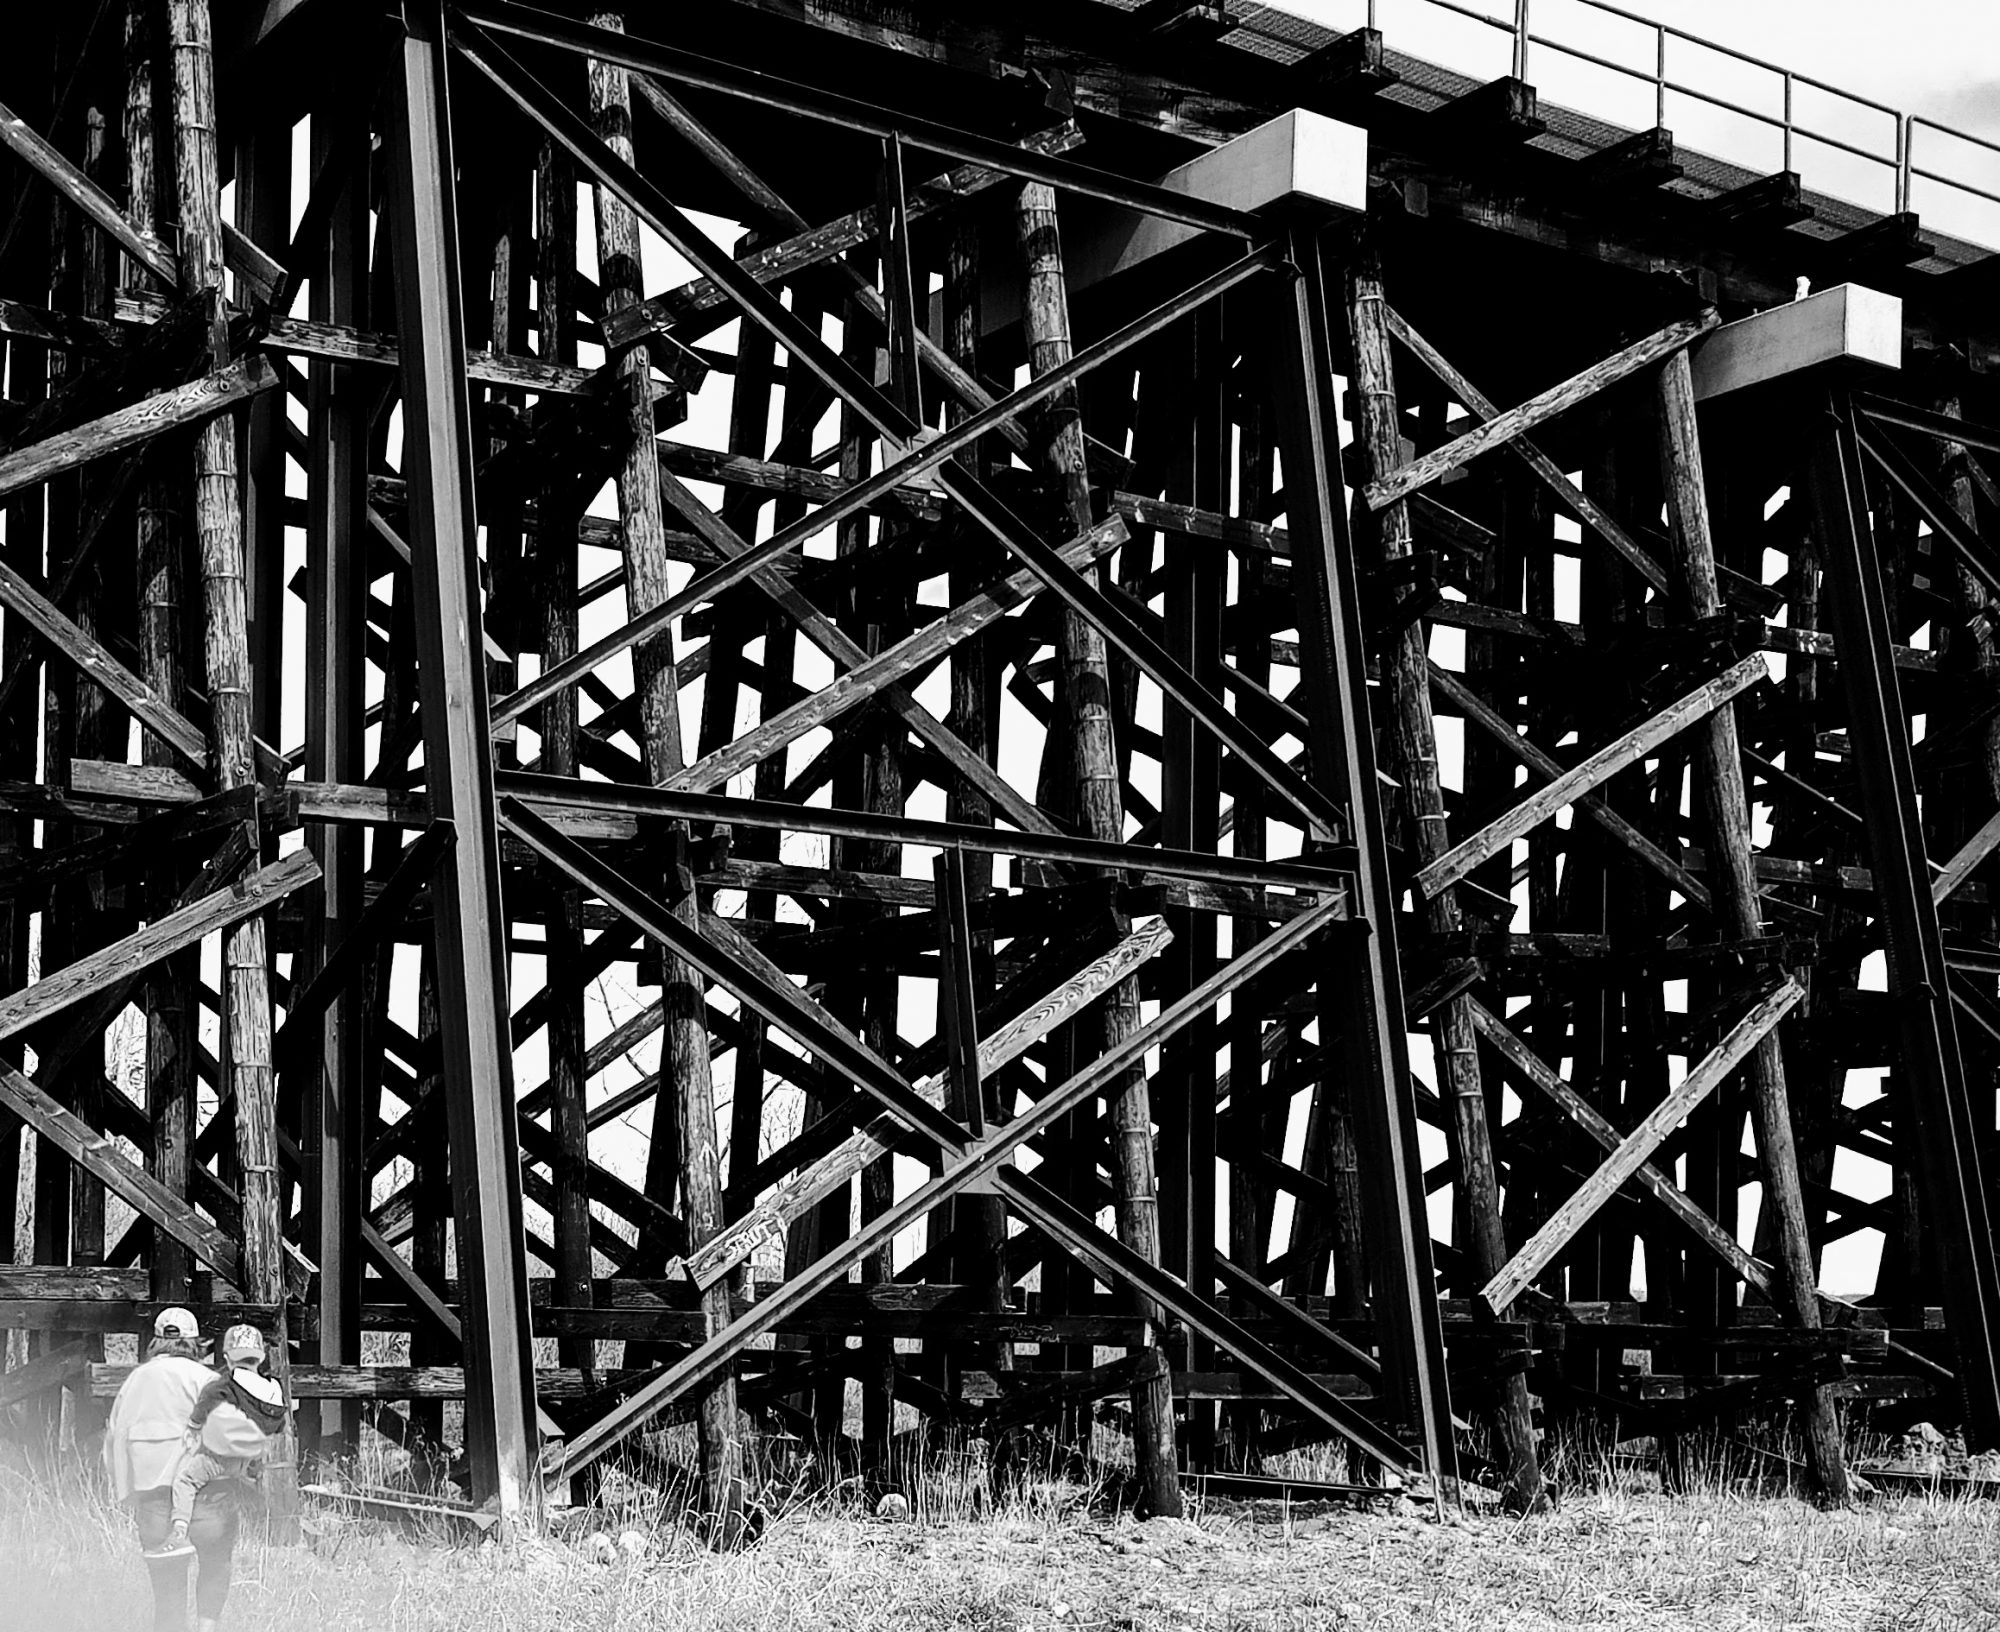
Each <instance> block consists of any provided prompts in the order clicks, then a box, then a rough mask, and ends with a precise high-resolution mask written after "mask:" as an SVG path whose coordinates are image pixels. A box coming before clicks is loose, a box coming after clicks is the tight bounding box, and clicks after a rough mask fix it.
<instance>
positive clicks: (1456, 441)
mask: <svg viewBox="0 0 2000 1632" xmlns="http://www.w3.org/2000/svg"><path fill="white" fill-rule="evenodd" d="M1721 321H1722V319H1721V318H1719V317H1718V316H1717V315H1716V314H1715V313H1714V312H1713V311H1706V312H1704V313H1702V315H1701V316H1700V317H1693V318H1686V319H1684V320H1683V321H1681V322H1679V323H1669V324H1668V325H1667V326H1666V327H1665V328H1664V329H1661V330H1660V331H1659V332H1658V333H1657V334H1652V335H1648V336H1647V337H1646V338H1645V339H1644V340H1639V341H1635V342H1634V343H1633V344H1632V345H1629V346H1627V347H1626V348H1625V349H1624V350H1623V351H1619V352H1615V353H1613V354H1612V355H1611V356H1609V357H1607V358H1605V359H1604V360H1603V361H1602V362H1598V363H1592V364H1591V365H1590V367H1588V368H1586V369H1585V370H1583V372H1582V373H1580V374H1573V375H1571V376H1570V377H1569V378H1568V379H1566V380H1564V381H1563V382H1562V383H1561V384H1559V385H1552V386H1550V387H1549V388H1548V390H1546V391H1544V392H1542V393H1541V394H1540V395H1538V396H1534V397H1530V398H1529V399H1528V400H1527V401H1526V402H1524V403H1522V404H1521V405H1520V406H1519V407H1518V408H1509V409H1508V410H1506V412H1504V413H1499V414H1493V415H1492V416H1491V417H1489V418H1485V419H1484V422H1483V423H1481V424H1478V425H1475V426H1474V427H1473V428H1472V429H1471V430H1469V431H1467V432H1466V433H1465V434H1464V435H1463V436H1459V437H1455V438H1453V440H1451V441H1449V442H1447V443H1445V445H1444V446H1443V447H1441V448H1437V449H1434V450H1433V451H1432V452H1430V453H1427V454H1425V455H1424V456H1423V457H1422V458H1420V459H1413V460H1412V461H1411V462H1410V463H1409V464H1407V465H1403V466H1400V467H1399V468H1397V469H1395V470H1392V471H1390V472H1388V474H1386V475H1384V476H1381V477H1379V478H1377V479H1376V480H1375V481H1372V482H1370V483H1369V484H1368V485H1367V486H1366V487H1364V488H1363V489H1362V490H1361V496H1362V498H1363V499H1365V500H1366V501H1367V504H1368V508H1369V509H1371V510H1382V509H1386V508H1387V507H1388V506H1389V505H1392V504H1395V503H1397V502H1398V501H1399V500H1402V499H1406V498H1408V497H1409V496H1410V495H1411V494H1412V493H1414V492H1416V491H1417V490H1418V489H1419V488H1423V487H1428V486H1429V485H1430V484H1431V483H1432V482H1434V481H1436V480H1437V479H1438V478H1439V477H1441V476H1444V475H1446V474H1447V473H1449V472H1451V471H1454V470H1457V469H1458V468H1459V467H1460V466H1461V465H1464V464H1467V463H1469V462H1470V461H1471V460H1474V459H1477V458H1478V457H1479V456H1480V455H1481V454H1482V453H1490V452H1491V451H1492V450H1493V449H1495V448H1501V447H1505V446H1506V445H1507V444H1508V443H1509V442H1512V441H1513V440H1514V439H1515V438H1517V437H1520V436H1524V435H1526V434H1527V433H1528V432H1529V431H1531V430H1533V429H1534V428H1535V427H1536V426H1537V425H1540V424H1541V423H1543V421H1545V420H1550V419H1553V418H1555V416H1556V415H1557V414H1559V413H1561V412H1563V410H1564V409H1566V408H1574V407H1575V406H1576V405H1577V404H1578V403H1579V402H1583V401H1586V400H1587V399H1589V398H1591V397H1594V396H1595V395H1597V393H1598V392H1600V391H1602V390H1603V389H1604V388H1605V387H1606V386H1608V385H1614V384H1616V383H1617V382H1618V381H1619V380H1622V379H1624V378H1625V377H1626V376H1627V375H1629V374H1636V373H1638V372H1639V370H1640V369H1642V368H1644V367H1646V366H1647V365H1648V364H1650V363H1657V362H1658V361H1660V359H1661V358H1663V357H1666V356H1669V355H1670V354H1672V353H1673V352H1676V351H1679V350H1681V349H1682V348H1683V347H1684V346H1689V345H1692V344H1693V343H1694V342H1695V341H1696V340H1698V339H1699V338H1700V337H1701V336H1702V335H1704V334H1706V333H1708V331H1709V330H1710V329H1712V328H1714V327H1715V326H1716V325H1717V324H1718V323H1720V322H1721ZM1392 330H1393V325H1392ZM1466 406H1467V407H1471V406H1472V405H1471V404H1470V403H1468V404H1466Z"/></svg>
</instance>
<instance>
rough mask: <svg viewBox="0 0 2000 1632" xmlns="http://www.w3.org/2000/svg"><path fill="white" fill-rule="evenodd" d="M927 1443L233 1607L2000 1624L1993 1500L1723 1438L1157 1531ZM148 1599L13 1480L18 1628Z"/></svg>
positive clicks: (373, 1563) (251, 1618) (1389, 1627)
mask: <svg viewBox="0 0 2000 1632" xmlns="http://www.w3.org/2000/svg"><path fill="white" fill-rule="evenodd" d="M924 1449H925V1458H924V1461H923V1466H924V1468H925V1470H926V1476H925V1477H924V1478H922V1479H920V1480H912V1481H910V1482H909V1483H908V1484H907V1485H906V1489H907V1491H908V1494H909V1497H910V1500H911V1512H910V1515H909V1517H908V1518H907V1519H905V1520H903V1521H901V1522H887V1521H884V1520H878V1519H876V1518H875V1517H874V1516H873V1507H874V1503H875V1500H876V1497H877V1493H878V1491H879V1483H878V1482H877V1481H875V1480H872V1479H864V1478H863V1477H861V1476H860V1475H853V1476H850V1477H848V1478H846V1479H844V1480H841V1481H839V1482H837V1483H835V1484H834V1485H833V1486H832V1487H831V1488H820V1489H817V1490H815V1491H813V1492H812V1493H811V1494H804V1493H803V1487H796V1488H795V1489H794V1492H793V1493H792V1494H789V1495H788V1494H785V1493H784V1492H783V1491H782V1490H780V1491H779V1492H778V1493H777V1494H776V1495H775V1496H774V1497H773V1499H772V1511H771V1516H770V1519H769V1523H768V1526H767V1529H766V1531H765V1534H764V1537H763V1539H762V1540H761V1542H760V1543H759V1544H758V1545H757V1546H756V1547H754V1548H752V1549H750V1550H748V1551H745V1552H743V1553H739V1554H736V1555H733V1556H721V1555H716V1554H713V1553H710V1552H708V1551H707V1550H706V1549H704V1548H703V1547H702V1546H701V1545H700V1544H699V1543H698V1542H697V1541H696V1540H695V1539H694V1538H693V1535H692V1533H691V1532H690V1530H689V1528H688V1527H687V1526H686V1525H685V1524H684V1523H683V1522H682V1516H681V1511H680V1508H679V1506H678V1505H677V1502H676V1500H675V1498H674V1496H673V1494H672V1493H671V1492H662V1491H661V1490H659V1489H657V1488H655V1487H651V1486H646V1485H641V1484H638V1483H637V1482H634V1481H629V1480H628V1481H622V1482H620V1481H613V1482H612V1483H611V1485H610V1486H609V1488H608V1489H607V1491H606V1493H605V1495H606V1500H605V1503H604V1505H603V1506H602V1507H600V1508H599V1509H597V1510H594V1511H593V1512H591V1513H590V1514H589V1515H587V1516H584V1517H582V1518H580V1519H578V1520H575V1521H566V1522H565V1523H563V1524H562V1525H560V1526H556V1527H552V1532H551V1534H550V1535H548V1536H545V1537H537V1538H530V1539H526V1540H522V1541H519V1542H515V1543H512V1544H509V1545H507V1546H504V1547H503V1546H499V1545H495V1544H490V1543H488V1544H478V1543H471V1542H467V1541H464V1540H456V1539H453V1538H451V1537H450V1536H448V1535H446V1534H443V1533H440V1534H438V1535H434V1536H431V1537H417V1538H412V1537H410V1536H407V1535H404V1534H402V1533H399V1532H397V1531H394V1530H392V1529H390V1528H388V1527H386V1526H383V1525H378V1524H373V1523H357V1522H346V1523H332V1524H327V1525H324V1526H322V1527H320V1529H319V1533H318V1535H317V1537H316V1539H315V1540H314V1542H313V1543H312V1544H311V1545H309V1546H294V1547H271V1546H267V1545H266V1544H265V1543H264V1541H263V1540H262V1539H261V1538H260V1537H258V1536H256V1535H254V1534H253V1535H250V1536H248V1537H246V1540H245V1543H244V1545H243V1547H242V1549H241V1550H240V1552H239V1555H238V1564H239V1569H238V1585H237V1590H236V1592H235V1594H234V1596H233V1598H232V1600H231V1605H230V1611H229V1615H228V1617H227V1619H226V1621H225V1626H226V1627H228V1628H230V1629H236V1628H242V1629H246V1632H247V1629H251V1628H255V1629H257V1632H461V1629H476V1632H573V1629H582V1628H588V1629H590V1632H628V1629H629V1632H637V1629H640V1628H644V1629H646V1632H737V1629H742V1632H751V1629H753V1628H754V1629H757V1632H763V1629H766V1628H770V1629H800V1632H822V1629H836V1628H839V1629H846V1628H877V1627H893V1628H896V1629H897V1632H945V1629H956V1628H973V1629H992V1632H1000V1629H1005V1632H1067V1629H1069V1628H1090V1629H1105V1632H1114V1629H1115V1632H1170V1629H1171V1632H1183V1629H1189V1628H1201V1629H1204V1632H1206V1629H1215V1632H1223V1629H1229V1632H1251V1629H1260V1632H1261V1629H1266V1628H1268V1629H1271V1632H1277V1629H1280V1628H1283V1629H1286V1632H1290V1629H1294V1628H1299V1629H1303V1628H1342V1629H1345V1628H1368V1629H1376V1628H1379V1629H1384V1632H1404V1629H1412V1632H1414V1629H1416V1628H1426V1629H1430V1628H1444V1629H1452V1628H1460V1629H1467V1632H1470V1629H1473V1628H1478V1629H1481V1632H1485V1629H1488V1628H1502V1629H1515V1628H1520V1629H1535V1632H1540V1629H1543V1628H1554V1627H1577V1626H1588V1627H1606V1628H1631V1629H1638V1628H1645V1629H1648V1632H1653V1629H1677V1628H1698V1629H1699V1632H1751V1629H1757V1632H1764V1629H1769V1628H1800V1629H1807V1628H1810V1629H1822V1628H1823V1629H1827V1632H1833V1629H1839V1632H1857V1629H1858V1632H1946V1629H1950V1632H1959V1629H1967V1632H1979V1629H1981V1628H1996V1629H2000V1587H1996V1585H1995V1583H1994V1572H1993V1570H1992V1568H1991V1561H1992V1559H1993V1558H1994V1557H1995V1554H1996V1547H2000V1505H1996V1504H1994V1503H1992V1502H1988V1501H1976V1500H1966V1499H1938V1498H1930V1499H1887V1500H1884V1501H1881V1502H1879V1503H1876V1504H1874V1505H1873V1506H1871V1507H1869V1508H1868V1509H1865V1510H1863V1511H1858V1512H1847V1513H1822V1512H1819V1511H1817V1510H1816V1509H1814V1508H1813V1507H1812V1506H1811V1505H1810V1504H1809V1503H1807V1502H1804V1501H1802V1500H1799V1499H1797V1498H1795V1497H1791V1496H1787V1495H1784V1494H1782V1493H1781V1492H1782V1489H1783V1486H1782V1483H1781V1482H1780V1483H1778V1484H1777V1485H1776V1486H1774V1485H1773V1483H1772V1479H1771V1470H1770V1467H1769V1464H1768V1459H1767V1456H1766V1455H1765V1454H1763V1453H1756V1452H1747V1453H1746V1452H1744V1451H1742V1450H1740V1449H1732V1448H1731V1447H1728V1446H1720V1447H1713V1448H1711V1449H1710V1451H1709V1452H1708V1453H1707V1454H1705V1455H1703V1456H1700V1457H1695V1456H1689V1457H1687V1458H1685V1462H1684V1473H1685V1476H1686V1479H1685V1489H1684V1493H1683V1494H1680V1495H1677V1496H1674V1497H1671V1498H1669V1497H1663V1496H1661V1495H1659V1494H1658V1493H1657V1491H1656V1490H1655V1489H1653V1488H1652V1483H1653V1481H1651V1480H1650V1479H1649V1478H1647V1477H1645V1476H1644V1474H1645V1470H1643V1469H1641V1468H1638V1467H1637V1466H1636V1465H1635V1464H1634V1462H1633V1460H1632V1459H1631V1458H1629V1457H1626V1458H1620V1457H1618V1456H1617V1455H1615V1454H1612V1453H1610V1452H1601V1453H1599V1454H1596V1455H1595V1458H1594V1460H1593V1459H1591V1457H1590V1456H1587V1455H1586V1453H1585V1452H1584V1451H1583V1450H1581V1449H1577V1450H1574V1451H1567V1452H1566V1451H1564V1450H1563V1449H1562V1448H1561V1447H1560V1446H1559V1447H1557V1450H1556V1456H1557V1457H1558V1458H1560V1457H1562V1456H1564V1455H1569V1456H1570V1457H1571V1458H1572V1460H1571V1461H1570V1462H1569V1463H1568V1464H1567V1465H1564V1464H1562V1463H1561V1462H1560V1461H1559V1462H1558V1467H1559V1471H1561V1472H1562V1473H1563V1474H1564V1475H1565V1477H1566V1478H1567V1479H1568V1480H1570V1481H1571V1487H1570V1489H1571V1493H1570V1495H1569V1496H1568V1498H1567V1499H1566V1500H1565V1502H1564V1503H1563V1505H1562V1506H1561V1508H1560V1509H1559V1510H1558V1511H1557V1512H1555V1513H1553V1514H1551V1515H1548V1516H1546V1517H1543V1518H1537V1519H1533V1520H1527V1521H1515V1520H1509V1519H1504V1518H1500V1517H1497V1516H1466V1517H1459V1518H1454V1519H1451V1520H1449V1521H1447V1522H1445V1523H1436V1522H1432V1521H1430V1520H1429V1519H1428V1518H1426V1517H1422V1516H1419V1515H1418V1514H1416V1513H1415V1512H1413V1511H1411V1510H1409V1508H1408V1505H1407V1504H1404V1508H1403V1510H1402V1511H1395V1510H1387V1509H1385V1510H1381V1511H1370V1512H1360V1511H1354V1510H1350V1509H1344V1508H1331V1507H1324V1506H1322V1507H1319V1508H1313V1507H1310V1506H1302V1505H1299V1504H1298V1503H1296V1502H1293V1503H1288V1504H1276V1503H1257V1504H1230V1503H1224V1502H1211V1503H1209V1504H1208V1506H1207V1508H1206V1509H1205V1510H1203V1511H1199V1512H1197V1513H1195V1514H1194V1515H1193V1516H1192V1518H1191V1519H1190V1520H1189V1521H1186V1522H1172V1521H1154V1522H1151V1523H1145V1524H1141V1523H1137V1522H1135V1521H1134V1520H1133V1519H1132V1517H1131V1516H1130V1514H1129V1513H1126V1512H1124V1511H1122V1510H1121V1509H1120V1508H1119V1506H1118V1504H1117V1502H1116V1500H1115V1494H1116V1491H1117V1489H1118V1482H1117V1481H1118V1469H1117V1468H1116V1466H1115V1464H1104V1463H1093V1462H1091V1461H1089V1460H1086V1461H1085V1462H1083V1463H1081V1464H1079V1463H1077V1462H1075V1461H1073V1460H1072V1459H1070V1458H1068V1457H1067V1456H1062V1457H1058V1456H1056V1455H1055V1454H1054V1453H1051V1454H1050V1457H1049V1460H1048V1463H1047V1465H1046V1466H1036V1465H1035V1463H1034V1462H1033V1460H1032V1459H1029V1460H1028V1461H1027V1462H1025V1463H1023V1464H1021V1465H1017V1466H1016V1467H1014V1468H1013V1469H1011V1470H1010V1472H1009V1477H1007V1478H1006V1479H1005V1480H1003V1481H1000V1482H999V1483H998V1485H997V1488H996V1486H995V1483H994V1481H993V1480H992V1479H991V1478H990V1476H989V1475H990V1470H989V1469H988V1468H987V1467H986V1466H985V1464H984V1461H983V1455H984V1453H983V1451H982V1450H981V1449H980V1448H979V1447H978V1446H977V1445H957V1446H954V1445H933V1446H929V1447H925V1448H924ZM1301 1454H1302V1455H1303V1453H1301ZM1286 1471H1288V1472H1289V1473H1290V1474H1291V1475H1292V1476H1293V1477H1301V1478H1302V1477H1305V1476H1306V1469H1305V1468H1304V1467H1303V1466H1299V1467H1293V1468H1290V1469H1288V1470H1286ZM1319 1471H1322V1472H1332V1471H1335V1469H1334V1467H1333V1465H1332V1463H1331V1461H1330V1460H1327V1461H1323V1464H1322V1467H1321V1469H1320V1470H1319ZM1340 1471H1345V1470H1344V1469H1343V1470H1340ZM1774 1490H1775V1491H1776V1492H1779V1493H1774ZM600 1530H601V1531H602V1532H603V1533H604V1534H607V1535H609V1536H611V1537H613V1538H616V1537H618V1536H621V1535H624V1534H625V1533H627V1532H629V1533H630V1534H631V1535H632V1537H634V1538H635V1539H636V1545H635V1544H632V1543H628V1545H631V1546H632V1552H631V1554H630V1555H629V1556H628V1554H626V1553H623V1552H617V1551H616V1549H615V1547H614V1549H613V1551H614V1554H615V1561H613V1562H608V1563H605V1562H597V1561H595V1554H594V1552H593V1549H592V1548H591V1546H590V1545H589V1540H590V1537H591V1535H592V1534H593V1533H595V1532H598V1531H600ZM148 1614H149V1609H148V1604H147V1598H146V1588H145V1582H144V1575H143V1571H142V1569H141V1566H140V1562H139V1558H138V1555H137V1549H136V1546H135V1545H134V1542H133V1540H132V1536H131V1532H130V1528H129V1525H128V1524H127V1522H126V1520H125V1519H124V1517H123V1515H121V1514H120V1513H118V1512H116V1511H115V1510H113V1509H112V1508H111V1507H110V1506H109V1504H108V1503H107V1502H106V1501H105V1500H104V1498H103V1497H102V1495H101V1494H100V1493H99V1492H97V1491H96V1490H94V1489H93V1488H92V1487H91V1486H90V1485H89V1484H88V1483H87V1482H86V1481H85V1480H84V1479H82V1478H81V1477H80V1476H78V1475H76V1474H75V1473H69V1474H64V1475H61V1476H58V1477H56V1478H55V1479H53V1480H51V1479H48V1478H30V1477H28V1476H26V1475H23V1474H21V1473H18V1472H0V1632H16V1629H19V1632H126V1629H128V1628H140V1627H143V1626H145V1625H147V1624H148V1619H147V1617H148Z"/></svg>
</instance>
